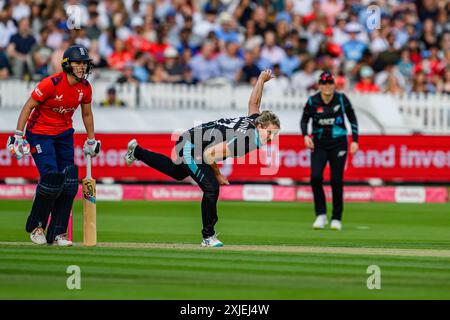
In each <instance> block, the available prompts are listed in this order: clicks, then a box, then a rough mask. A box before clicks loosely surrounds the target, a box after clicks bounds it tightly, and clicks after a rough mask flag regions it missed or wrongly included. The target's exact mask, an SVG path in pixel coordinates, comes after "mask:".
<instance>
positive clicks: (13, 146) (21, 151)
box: [6, 130, 30, 160]
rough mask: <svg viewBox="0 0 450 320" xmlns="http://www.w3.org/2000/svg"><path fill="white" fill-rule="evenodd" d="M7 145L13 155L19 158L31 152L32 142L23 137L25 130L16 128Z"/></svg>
mask: <svg viewBox="0 0 450 320" xmlns="http://www.w3.org/2000/svg"><path fill="white" fill-rule="evenodd" d="M6 147H7V149H8V151H9V153H10V154H11V155H14V157H16V159H17V160H19V159H22V158H23V157H24V156H26V155H28V154H30V144H29V143H28V141H27V140H25V139H24V138H23V131H20V130H16V131H15V132H14V135H13V136H9V137H8V142H7V143H6Z"/></svg>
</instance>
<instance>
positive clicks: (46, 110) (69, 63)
mask: <svg viewBox="0 0 450 320" xmlns="http://www.w3.org/2000/svg"><path fill="white" fill-rule="evenodd" d="M91 61H92V60H91V59H90V58H89V53H88V51H87V49H86V48H84V47H83V46H80V45H74V46H71V47H70V48H68V49H67V50H66V51H65V52H64V55H63V60H62V62H61V63H62V69H63V72H59V73H56V74H54V75H52V76H49V77H47V78H45V79H43V80H42V81H41V82H40V83H39V84H38V85H37V86H36V88H35V89H34V91H33V92H32V94H31V97H30V98H29V99H28V100H27V102H26V103H25V105H24V106H23V108H22V111H21V113H20V116H19V120H18V122H17V128H16V131H15V133H14V135H13V136H10V137H9V138H8V142H7V147H8V150H9V152H10V153H11V154H13V155H14V156H15V157H16V158H17V159H20V158H22V157H23V156H25V155H27V154H29V153H30V152H31V154H32V156H33V159H34V162H35V163H36V166H37V169H38V171H39V175H40V179H39V183H38V185H37V188H36V195H35V197H34V200H33V205H32V208H31V212H30V215H29V217H28V220H27V223H26V227H25V229H26V231H27V232H29V233H30V238H31V241H32V242H34V243H36V244H46V243H48V244H52V243H53V242H55V243H56V244H57V245H59V246H70V245H72V242H71V241H69V240H68V239H67V234H66V231H67V225H68V222H69V216H70V211H71V209H72V204H73V200H74V198H75V196H76V194H77V191H78V167H77V166H76V165H75V164H74V141H73V133H74V129H73V127H72V116H73V114H74V112H75V110H76V109H77V108H78V106H79V105H81V109H82V118H83V122H84V126H85V128H86V132H87V140H86V142H85V143H84V148H83V150H84V152H85V154H90V155H91V156H92V157H95V156H96V155H97V154H98V153H99V151H100V141H97V140H95V137H94V119H93V115H92V110H91V97H92V88H91V85H90V84H89V82H88V81H87V80H86V79H87V77H88V75H89V73H90V72H91V68H92V64H91ZM25 125H26V133H25V135H24V128H25ZM25 137H26V138H25ZM27 140H28V142H27ZM50 213H51V214H52V218H51V221H50V225H49V226H48V228H47V220H48V217H49V214H50ZM46 228H47V235H45V234H44V230H45V229H46Z"/></svg>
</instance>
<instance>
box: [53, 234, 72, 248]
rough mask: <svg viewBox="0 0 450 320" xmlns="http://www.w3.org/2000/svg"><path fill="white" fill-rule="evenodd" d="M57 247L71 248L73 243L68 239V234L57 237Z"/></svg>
mask: <svg viewBox="0 0 450 320" xmlns="http://www.w3.org/2000/svg"><path fill="white" fill-rule="evenodd" d="M55 243H56V245H58V246H60V247H70V246H72V241H70V240H69V239H68V238H67V233H63V234H59V235H57V236H56V237H55Z"/></svg>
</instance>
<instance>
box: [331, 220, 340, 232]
mask: <svg viewBox="0 0 450 320" xmlns="http://www.w3.org/2000/svg"><path fill="white" fill-rule="evenodd" d="M330 229H331V230H338V231H339V230H341V229H342V223H341V221H339V220H336V219H333V220H331V225H330Z"/></svg>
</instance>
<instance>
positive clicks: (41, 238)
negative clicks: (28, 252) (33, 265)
mask: <svg viewBox="0 0 450 320" xmlns="http://www.w3.org/2000/svg"><path fill="white" fill-rule="evenodd" d="M30 239H31V241H33V243H36V244H46V243H47V239H46V238H45V234H44V229H42V228H41V227H37V228H35V229H34V230H33V231H32V232H31V233H30Z"/></svg>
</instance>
